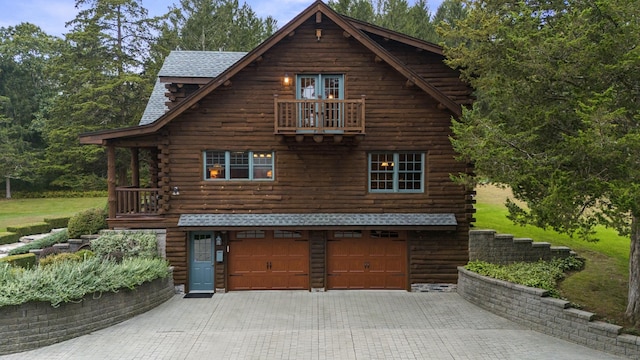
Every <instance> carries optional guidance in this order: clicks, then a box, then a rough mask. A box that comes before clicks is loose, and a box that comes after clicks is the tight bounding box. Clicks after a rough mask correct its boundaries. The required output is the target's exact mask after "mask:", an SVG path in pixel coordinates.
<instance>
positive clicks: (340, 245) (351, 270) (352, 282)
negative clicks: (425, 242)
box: [327, 237, 407, 289]
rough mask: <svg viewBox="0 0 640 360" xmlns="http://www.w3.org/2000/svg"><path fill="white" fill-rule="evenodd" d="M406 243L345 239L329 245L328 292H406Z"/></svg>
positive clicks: (400, 241)
mask: <svg viewBox="0 0 640 360" xmlns="http://www.w3.org/2000/svg"><path fill="white" fill-rule="evenodd" d="M406 251H407V250H406V241H404V240H401V239H397V238H367V237H363V238H346V239H337V240H331V241H329V243H328V245H327V255H328V259H327V262H328V264H327V265H328V266H327V267H328V271H327V275H328V276H327V287H328V288H329V289H405V288H406V273H407V262H406V261H407V260H406Z"/></svg>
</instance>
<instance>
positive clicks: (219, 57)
mask: <svg viewBox="0 0 640 360" xmlns="http://www.w3.org/2000/svg"><path fill="white" fill-rule="evenodd" d="M246 54H247V53H246V52H231V51H172V52H171V53H169V55H168V56H167V57H166V58H165V60H164V63H163V64H162V68H161V69H160V71H159V72H158V79H157V80H156V83H155V85H154V87H153V91H152V92H151V96H150V97H149V101H148V102H147V107H146V108H145V109H144V113H143V114H142V118H141V119H140V123H139V124H138V125H147V124H151V123H153V122H154V121H156V120H157V119H158V118H159V117H160V116H162V115H163V114H164V113H165V111H167V107H166V106H165V104H164V103H165V101H166V97H165V96H164V93H165V91H166V90H165V87H164V84H163V83H161V82H160V77H193V78H198V77H199V78H215V77H216V76H218V75H219V74H220V73H222V72H223V71H225V70H227V69H228V68H229V67H230V66H231V65H233V64H235V63H236V62H237V61H238V60H240V59H241V58H242V57H243V56H245V55H246Z"/></svg>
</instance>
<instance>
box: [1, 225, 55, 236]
mask: <svg viewBox="0 0 640 360" xmlns="http://www.w3.org/2000/svg"><path fill="white" fill-rule="evenodd" d="M7 231H8V232H12V233H16V234H18V235H20V236H27V235H34V234H44V233H48V232H49V231H51V225H49V224H47V223H46V222H40V223H33V224H25V225H20V226H7Z"/></svg>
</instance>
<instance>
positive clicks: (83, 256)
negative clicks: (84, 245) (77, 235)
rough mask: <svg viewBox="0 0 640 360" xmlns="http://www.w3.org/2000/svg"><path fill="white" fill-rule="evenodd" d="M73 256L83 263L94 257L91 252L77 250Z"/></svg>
mask: <svg viewBox="0 0 640 360" xmlns="http://www.w3.org/2000/svg"><path fill="white" fill-rule="evenodd" d="M75 254H76V255H78V257H79V258H80V260H83V261H84V260H87V259H90V258H92V257H94V256H96V254H95V253H94V252H93V251H91V250H87V249H83V250H78V251H76V252H75Z"/></svg>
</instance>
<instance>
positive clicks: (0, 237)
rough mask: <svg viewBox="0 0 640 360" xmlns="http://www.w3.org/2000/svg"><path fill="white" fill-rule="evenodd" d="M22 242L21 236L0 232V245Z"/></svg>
mask: <svg viewBox="0 0 640 360" xmlns="http://www.w3.org/2000/svg"><path fill="white" fill-rule="evenodd" d="M18 241H20V234H16V233H13V232H0V245H5V244H13V243H15V242H18Z"/></svg>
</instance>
